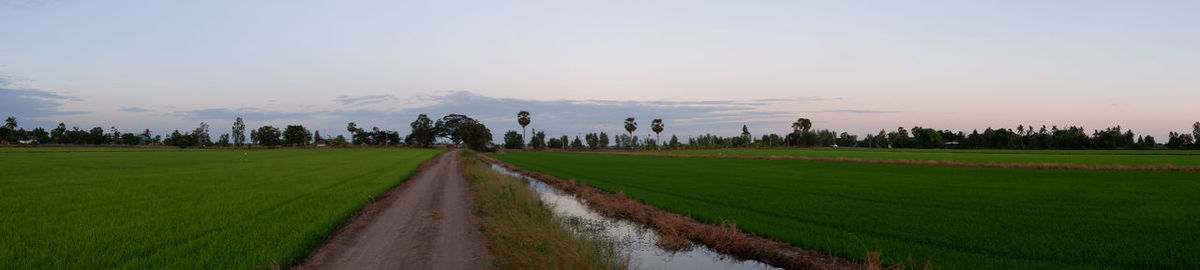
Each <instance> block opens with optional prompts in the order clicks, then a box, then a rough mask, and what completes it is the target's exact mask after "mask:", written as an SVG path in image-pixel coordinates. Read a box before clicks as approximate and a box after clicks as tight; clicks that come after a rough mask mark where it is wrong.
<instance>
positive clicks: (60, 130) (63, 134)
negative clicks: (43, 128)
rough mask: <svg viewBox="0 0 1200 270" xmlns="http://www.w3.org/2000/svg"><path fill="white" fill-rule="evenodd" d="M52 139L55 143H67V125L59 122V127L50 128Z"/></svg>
mask: <svg viewBox="0 0 1200 270" xmlns="http://www.w3.org/2000/svg"><path fill="white" fill-rule="evenodd" d="M50 140H51V141H54V143H58V144H63V143H67V125H66V124H63V123H58V127H56V128H54V129H51V130H50Z"/></svg>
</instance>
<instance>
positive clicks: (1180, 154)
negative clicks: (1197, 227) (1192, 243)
mask: <svg viewBox="0 0 1200 270" xmlns="http://www.w3.org/2000/svg"><path fill="white" fill-rule="evenodd" d="M641 153H656V154H669V155H727V156H800V157H810V158H855V159H868V160H913V161H930V160H933V161H955V162H966V163H1001V164H1014V163H1037V164H1042V163H1046V164H1077V165H1100V166H1166V165H1171V166H1200V151H1178V150H1175V151H1170V150H950V149H871V148H810V149H721V150H692V151H669V152H641Z"/></svg>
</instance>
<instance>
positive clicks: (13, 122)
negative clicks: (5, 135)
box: [4, 116, 17, 131]
mask: <svg viewBox="0 0 1200 270" xmlns="http://www.w3.org/2000/svg"><path fill="white" fill-rule="evenodd" d="M4 128H6V129H8V130H10V131H12V130H16V129H17V118H16V117H12V116H9V117H8V119H4Z"/></svg>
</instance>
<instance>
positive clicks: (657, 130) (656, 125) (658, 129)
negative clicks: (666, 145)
mask: <svg viewBox="0 0 1200 270" xmlns="http://www.w3.org/2000/svg"><path fill="white" fill-rule="evenodd" d="M650 130H651V131H654V141H655V142H656V143H655V144H654V147H655V148H658V150H662V147H659V145H660V144H661V143H658V141H660V139H662V135H661V133H662V131H663V121H662V119H661V118H656V119H654V120H653V121H650Z"/></svg>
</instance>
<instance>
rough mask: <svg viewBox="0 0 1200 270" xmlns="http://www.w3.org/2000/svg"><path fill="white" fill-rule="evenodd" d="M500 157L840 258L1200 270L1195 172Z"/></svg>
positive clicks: (1198, 176) (943, 265) (1199, 188)
mask: <svg viewBox="0 0 1200 270" xmlns="http://www.w3.org/2000/svg"><path fill="white" fill-rule="evenodd" d="M493 156H494V157H495V158H498V159H501V160H503V161H506V162H510V163H513V164H515V165H517V166H521V167H524V168H526V169H530V170H535V171H541V172H545V173H549V174H552V175H555V176H558V177H560V178H564V179H575V180H578V181H581V182H583V183H587V184H589V185H592V186H595V187H597V188H600V189H603V190H606V191H610V192H618V191H623V192H625V194H626V195H628V196H629V197H631V198H635V199H637V200H640V201H642V202H645V203H648V204H651V205H655V206H658V207H661V208H663V209H665V210H668V211H672V212H677V213H684V214H688V215H691V216H693V217H695V218H697V219H699V220H702V221H706V222H714V223H715V222H720V221H732V222H734V223H736V224H737V226H738V227H739V228H741V229H743V230H746V231H749V232H752V233H755V234H759V235H763V236H766V237H770V238H773V239H777V240H780V241H785V242H788V243H791V244H793V245H796V246H799V247H803V248H808V249H812V250H816V251H820V252H824V253H829V254H831V255H835V256H841V257H846V258H850V259H856V260H863V259H864V258H865V257H866V253H867V252H880V253H881V254H882V256H883V260H884V262H885V263H887V264H891V265H907V266H911V267H910V268H920V267H921V266H923V265H925V264H926V263H927V262H928V263H930V264H932V265H933V266H935V267H936V268H939V269H953V268H959V269H962V268H970V269H1071V268H1079V269H1106V268H1112V269H1146V268H1170V269H1195V268H1197V267H1198V266H1200V241H1197V239H1200V207H1197V206H1200V196H1196V194H1200V181H1197V180H1200V173H1194V172H1144V171H1142V172H1137V171H1081V170H1025V169H997V168H967V167H943V166H906V165H882V164H863V163H848V162H810V161H797V160H747V159H703V158H664V157H645V156H619V155H596V154H578V153H550V152H509V153H507V154H494V155H493Z"/></svg>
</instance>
